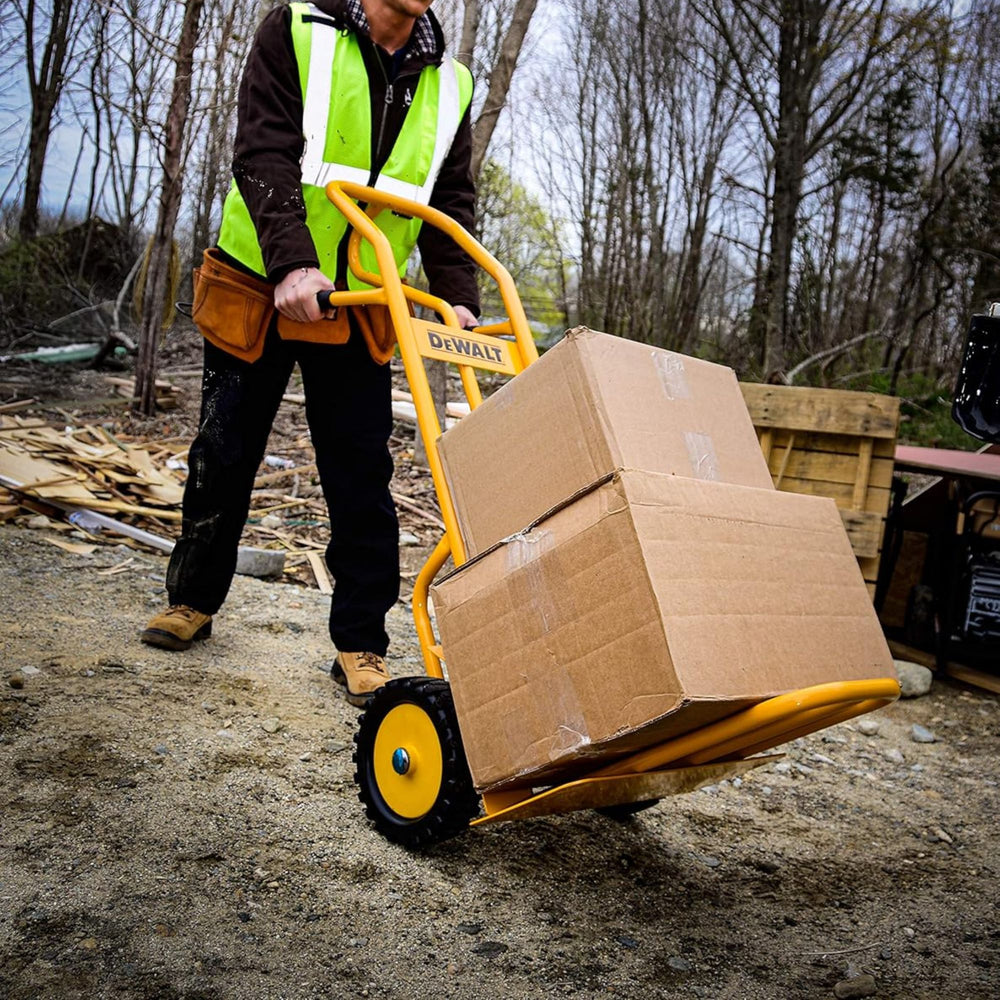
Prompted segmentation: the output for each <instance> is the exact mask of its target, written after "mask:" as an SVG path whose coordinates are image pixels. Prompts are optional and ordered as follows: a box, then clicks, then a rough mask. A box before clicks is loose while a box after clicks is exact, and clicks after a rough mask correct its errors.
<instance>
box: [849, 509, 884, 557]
mask: <svg viewBox="0 0 1000 1000" xmlns="http://www.w3.org/2000/svg"><path fill="white" fill-rule="evenodd" d="M840 516H841V519H842V520H843V522H844V527H845V528H846V529H847V537H848V538H849V539H850V540H851V548H852V549H854V554H855V555H856V556H857V557H858V558H859V559H874V558H875V557H876V556H877V555H878V550H879V546H880V545H881V543H882V515H881V514H879V513H876V512H872V511H859V510H842V511H841V512H840Z"/></svg>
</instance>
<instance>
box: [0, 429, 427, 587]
mask: <svg viewBox="0 0 1000 1000" xmlns="http://www.w3.org/2000/svg"><path fill="white" fill-rule="evenodd" d="M284 450H285V453H286V454H287V455H291V456H295V457H294V458H287V457H277V456H268V457H267V459H266V460H265V465H264V467H263V468H262V470H261V474H260V475H258V476H257V478H256V480H255V481H254V490H253V495H252V503H251V511H250V515H249V517H248V520H247V525H246V528H245V529H244V533H243V541H242V543H241V544H243V545H247V546H253V547H255V548H265V549H274V550H279V551H283V552H284V553H285V570H284V574H285V579H286V580H289V581H290V582H291V581H297V582H300V583H304V584H308V585H313V586H319V587H320V588H321V589H324V590H325V589H327V588H328V587H329V579H328V577H327V576H326V572H325V568H324V566H323V563H322V558H321V556H322V553H323V551H324V549H325V547H326V543H327V540H328V534H329V518H328V514H327V509H326V504H325V502H324V501H323V497H322V494H321V492H320V488H319V485H318V477H317V474H316V466H315V464H313V463H312V462H311V450H310V443H309V439H308V437H302V438H299V439H298V440H295V441H294V442H291V443H290V444H289V446H288V447H287V448H286V449H284ZM186 458H187V438H184V439H180V438H168V439H164V440H160V441H143V440H140V439H138V438H135V437H134V436H130V435H126V434H123V433H112V432H111V430H109V429H108V428H107V427H105V426H100V425H90V424H85V425H81V426H75V427H67V426H65V425H64V424H56V423H54V422H52V421H49V420H43V419H39V418H37V417H32V416H18V415H14V414H12V413H9V412H8V413H6V414H4V413H0V521H10V520H12V519H15V518H19V519H21V520H22V521H24V522H31V523H32V524H33V526H40V527H45V528H47V529H52V530H54V531H58V532H61V533H74V534H75V535H76V536H77V537H80V536H83V537H82V538H81V540H82V541H84V542H94V541H98V540H103V541H107V542H109V543H111V544H122V543H124V544H126V545H129V546H131V547H134V548H135V547H141V548H152V549H154V550H160V551H165V550H168V549H169V548H170V547H171V546H172V543H173V541H174V540H176V538H177V537H178V535H179V533H180V521H181V498H182V495H183V484H184V479H185V478H186V473H187V464H186ZM407 465H408V463H407V456H406V455H405V454H404V455H402V456H397V479H396V481H394V483H393V496H394V499H395V500H396V503H397V506H398V507H399V511H400V521H401V526H402V528H403V531H404V532H405V533H406V534H407V535H408V536H409V541H410V543H411V544H414V543H419V544H433V543H434V542H436V541H437V538H436V534H435V533H439V530H440V527H441V521H440V518H439V515H438V513H437V508H436V503H435V500H434V496H433V487H430V485H429V483H428V479H427V476H426V473H425V472H418V471H416V470H412V469H410V468H407ZM40 515H41V517H40ZM88 515H96V517H95V516H88ZM110 519H113V523H109V520H110ZM67 521H71V522H72V523H66V522H67ZM52 540H53V542H54V543H55V544H60V539H58V538H53V539H52ZM61 547H63V548H71V549H72V550H74V551H80V549H79V547H74V545H73V543H67V542H65V541H63V542H62V545H61Z"/></svg>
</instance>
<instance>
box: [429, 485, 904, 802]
mask: <svg viewBox="0 0 1000 1000" xmlns="http://www.w3.org/2000/svg"><path fill="white" fill-rule="evenodd" d="M433 596H434V607H435V610H436V614H437V622H438V628H439V630H440V635H441V640H442V645H443V647H444V654H445V659H446V661H447V668H448V676H449V679H450V681H451V685H452V690H453V692H454V698H455V707H456V710H457V713H458V719H459V723H460V726H461V730H462V739H463V743H464V745H465V749H466V753H467V755H468V759H469V766H470V768H471V770H472V777H473V780H474V782H475V784H476V786H477V788H479V789H481V790H482V789H487V790H488V789H496V788H500V787H513V786H515V785H526V784H528V785H534V786H537V785H544V784H550V783H553V782H554V781H556V780H565V779H567V778H570V777H572V776H573V775H574V774H577V773H579V772H580V771H582V770H586V768H587V766H590V767H593V766H595V763H594V759H595V758H598V757H599V758H601V761H600V762H601V763H606V762H610V761H612V760H614V759H615V758H616V757H619V756H621V755H623V754H624V753H626V752H632V751H635V750H638V749H642V748H643V747H646V746H651V745H654V744H657V743H660V742H662V741H664V740H666V739H669V738H670V737H672V736H675V735H679V734H680V733H683V732H687V731H689V730H691V729H694V728H697V727H699V726H702V725H705V724H707V723H709V722H712V721H714V720H716V719H719V718H723V717H724V716H727V715H730V714H732V713H733V712H735V711H737V710H739V709H741V708H745V707H747V706H749V705H751V704H754V703H756V702H758V701H760V700H762V699H764V698H768V697H771V696H773V695H777V694H781V693H783V692H787V691H791V690H795V689H798V688H802V687H808V686H810V685H813V684H820V683H824V682H827V681H837V680H862V679H872V678H880V677H892V676H894V670H893V665H892V658H891V656H890V654H889V650H888V647H887V646H886V642H885V639H884V638H883V636H882V632H881V629H880V628H879V624H878V621H877V620H876V617H875V612H874V609H873V608H872V604H871V601H870V599H869V597H868V591H867V590H866V588H865V584H864V580H863V579H862V577H861V572H860V570H859V569H858V564H857V561H856V560H855V558H854V554H853V552H852V551H851V545H850V542H849V541H848V538H847V534H846V533H845V531H844V526H843V523H842V521H841V519H840V515H839V514H838V512H837V508H836V506H835V505H834V502H833V501H832V500H829V499H827V498H823V497H808V496H799V495H796V494H791V493H779V492H776V491H774V490H760V489H752V488H749V487H745V486H733V485H729V484H724V483H706V482H700V481H697V480H692V479H682V478H680V477H674V476H664V475H658V474H655V473H648V472H638V471H628V470H626V471H621V472H619V473H616V474H615V475H614V476H613V477H612V478H610V479H607V480H605V481H603V482H602V483H600V484H597V485H596V486H595V487H594V488H592V489H591V490H589V491H587V492H584V493H583V494H581V495H578V496H577V497H576V498H574V499H572V500H571V502H569V503H567V504H566V505H564V506H563V507H561V508H558V509H556V510H555V511H554V512H553V513H551V514H550V515H549V516H547V517H545V518H544V519H542V520H541V521H540V522H539V523H538V524H537V525H535V526H534V527H532V528H531V529H530V530H527V531H525V532H523V533H521V534H518V535H515V536H513V537H511V538H509V539H507V540H506V541H505V542H503V543H501V544H499V545H497V546H496V547H494V548H493V549H491V550H490V551H489V552H486V553H484V554H483V555H481V556H480V557H479V558H478V559H476V560H474V561H472V562H469V563H467V564H466V565H465V566H463V567H462V568H461V569H459V570H457V571H456V572H455V573H453V574H452V575H451V576H449V577H447V578H445V579H444V580H442V581H441V582H440V583H439V584H438V585H437V586H436V587H435V588H434V590H433Z"/></svg>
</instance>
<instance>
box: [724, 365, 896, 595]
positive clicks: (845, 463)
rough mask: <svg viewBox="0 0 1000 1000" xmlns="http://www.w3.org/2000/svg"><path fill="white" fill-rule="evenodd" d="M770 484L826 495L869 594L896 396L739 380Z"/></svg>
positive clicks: (887, 484)
mask: <svg viewBox="0 0 1000 1000" xmlns="http://www.w3.org/2000/svg"><path fill="white" fill-rule="evenodd" d="M741 388H742V390H743V398H744V400H745V401H746V404H747V409H748V410H749V411H750V417H751V419H752V420H753V424H754V427H755V428H756V429H757V437H758V439H759V440H760V446H761V450H762V451H763V452H764V457H765V458H766V459H767V464H768V468H769V469H770V472H771V477H772V478H773V480H774V485H775V486H776V487H777V488H778V489H779V490H785V491H786V492H788V493H805V494H808V495H810V496H824V497H831V498H832V499H833V500H834V501H835V502H836V504H837V507H838V508H839V509H840V514H841V517H842V518H843V519H844V527H845V528H846V529H847V534H848V536H849V537H850V539H851V545H852V547H853V548H854V554H855V555H856V556H857V557H858V563H859V565H860V566H861V571H862V573H863V575H864V578H865V582H866V583H867V584H868V591H869V593H870V594H872V595H873V596H874V593H875V580H876V578H877V577H878V566H879V559H880V557H881V552H882V537H883V534H884V531H885V517H886V514H887V513H888V511H889V502H890V499H891V486H892V467H893V455H894V453H895V449H896V432H897V429H898V426H899V400H898V399H896V398H895V397H892V396H880V395H877V394H876V393H870V392H848V391H846V390H841V389H812V388H798V387H794V386H778V385H759V384H757V383H754V382H743V383H741Z"/></svg>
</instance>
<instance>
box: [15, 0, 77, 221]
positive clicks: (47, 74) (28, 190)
mask: <svg viewBox="0 0 1000 1000" xmlns="http://www.w3.org/2000/svg"><path fill="white" fill-rule="evenodd" d="M34 20H35V0H28V3H27V6H26V8H25V14H24V25H25V62H26V63H27V72H28V92H29V94H30V95H31V127H30V131H29V133H28V163H27V172H26V173H25V177H24V199H23V201H22V202H21V217H20V219H19V221H18V227H17V228H18V234H19V235H20V237H21V239H22V240H28V239H32V238H33V237H34V236H37V235H38V211H39V203H40V202H41V197H42V171H43V170H44V169H45V154H46V152H47V151H48V146H49V138H50V136H51V134H52V116H53V114H54V113H55V109H56V105H57V104H58V103H59V96H60V94H61V93H62V88H63V83H64V82H65V80H66V63H67V61H68V55H69V52H70V48H71V41H72V38H74V37H75V36H72V37H71V36H70V31H69V28H70V24H71V22H72V21H73V0H52V20H51V23H50V25H49V33H48V36H47V37H46V39H45V45H44V47H43V49H42V63H41V66H40V67H38V68H37V70H36V66H35V51H34V50H35V30H34Z"/></svg>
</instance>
